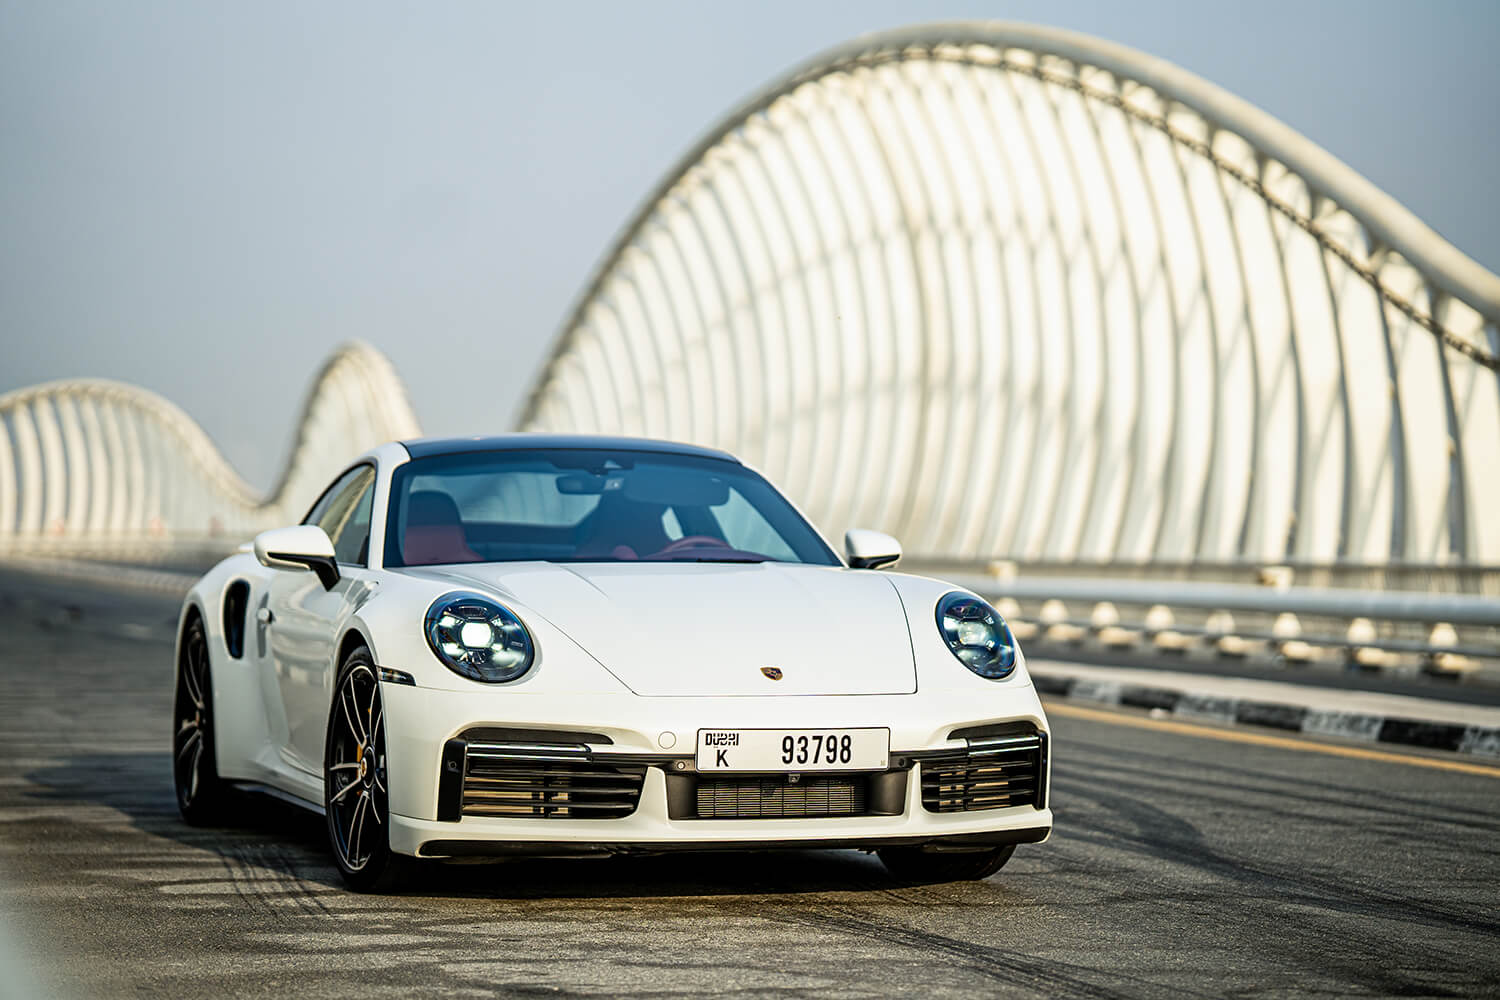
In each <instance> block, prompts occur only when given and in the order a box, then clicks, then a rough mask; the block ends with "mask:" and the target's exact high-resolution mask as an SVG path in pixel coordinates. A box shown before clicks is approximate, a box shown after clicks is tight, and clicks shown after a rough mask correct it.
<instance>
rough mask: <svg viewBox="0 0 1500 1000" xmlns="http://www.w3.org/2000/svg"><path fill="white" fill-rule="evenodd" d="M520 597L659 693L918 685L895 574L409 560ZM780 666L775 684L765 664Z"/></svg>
mask: <svg viewBox="0 0 1500 1000" xmlns="http://www.w3.org/2000/svg"><path fill="white" fill-rule="evenodd" d="M407 572H408V573H410V574H412V575H415V576H422V577H425V578H427V579H432V580H435V581H442V580H446V581H448V583H449V586H451V587H452V588H453V589H455V590H457V589H464V588H468V589H475V590H479V591H482V592H487V593H491V594H506V595H513V599H517V600H520V601H523V602H525V603H526V604H527V605H529V606H530V607H533V608H535V609H537V611H538V612H539V613H540V614H541V615H543V616H544V617H545V618H547V620H548V621H550V622H551V623H552V624H553V625H555V626H557V627H559V628H561V629H563V630H564V631H565V632H567V633H568V635H570V636H572V637H573V639H574V641H576V642H577V643H578V644H579V645H580V646H582V647H583V648H584V649H585V650H587V651H588V652H589V654H590V655H592V656H593V657H594V658H595V659H596V660H598V661H599V663H600V664H602V665H603V666H604V668H605V669H606V670H608V671H609V672H610V673H612V674H613V675H614V676H616V677H618V678H619V679H620V680H621V681H622V682H623V683H624V684H625V685H626V686H627V687H628V688H629V689H630V690H631V691H633V692H635V693H636V694H639V695H645V696H654V697H694V696H755V695H764V696H785V695H824V694H911V693H912V692H913V691H915V690H916V686H917V684H916V671H915V668H914V666H913V664H912V654H911V636H910V635H909V634H908V631H907V628H906V615H905V612H904V610H903V608H902V606H901V600H900V598H899V597H898V596H897V594H896V590H895V588H894V587H893V586H892V585H891V583H890V581H889V580H887V579H886V578H885V577H884V576H882V575H877V574H874V573H851V572H849V571H848V570H845V569H842V568H835V567H828V566H802V565H793V564H787V563H770V562H767V563H752V564H748V565H744V564H723V563H687V564H677V563H583V564H578V563H568V564H553V563H487V564H481V565H477V566H472V567H471V566H464V567H453V568H449V569H444V570H408V571H407ZM765 666H776V667H780V668H781V669H782V670H783V671H784V677H783V678H782V680H781V682H780V683H778V684H775V685H774V686H773V685H770V684H767V683H766V678H765V677H763V676H762V675H761V672H760V668H761V667H765Z"/></svg>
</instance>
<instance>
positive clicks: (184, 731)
mask: <svg viewBox="0 0 1500 1000" xmlns="http://www.w3.org/2000/svg"><path fill="white" fill-rule="evenodd" d="M172 784H173V785H174V786H175V787H176V790H177V810H178V812H180V813H182V818H183V820H185V821H186V822H187V823H189V824H191V825H193V826H208V825H212V824H214V823H217V822H219V821H221V820H222V819H223V818H224V813H225V801H226V799H227V798H228V792H229V786H228V785H226V784H225V783H224V780H223V779H222V778H220V777H219V759H218V755H217V753H216V752H215V748H214V687H213V678H212V675H211V673H210V672H209V664H208V636H207V634H206V633H205V632H204V630H203V619H201V618H199V617H198V616H197V615H196V614H194V615H193V616H192V618H191V619H189V621H188V624H187V628H186V629H185V630H184V631H183V633H182V652H181V654H180V658H179V660H178V663H177V684H176V694H175V697H174V698H173V704H172Z"/></svg>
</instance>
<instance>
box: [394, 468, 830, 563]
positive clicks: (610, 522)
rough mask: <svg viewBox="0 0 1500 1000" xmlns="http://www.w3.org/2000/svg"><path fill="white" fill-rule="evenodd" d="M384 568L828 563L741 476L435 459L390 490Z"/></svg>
mask: <svg viewBox="0 0 1500 1000" xmlns="http://www.w3.org/2000/svg"><path fill="white" fill-rule="evenodd" d="M390 496H391V499H390V505H389V512H388V514H387V519H386V542H385V565H387V566H434V565H440V564H444V563H463V562H520V561H528V560H547V561H551V562H768V561H771V562H791V563H812V564H815V565H819V566H837V565H839V562H838V558H837V557H836V556H835V555H834V554H833V552H832V551H830V550H829V548H828V546H827V545H825V544H824V543H823V540H822V539H820V538H819V537H818V535H817V533H816V532H815V531H813V529H812V527H811V526H810V525H809V524H808V523H807V522H806V521H805V520H803V519H802V517H801V515H799V514H798V513H797V512H796V511H795V510H794V509H793V508H792V506H791V504H789V503H787V501H786V499H785V498H784V497H782V496H781V494H779V493H777V492H776V490H775V489H773V488H772V487H771V485H770V484H769V483H767V482H766V481H765V480H764V479H762V478H761V477H760V476H758V475H756V474H755V473H754V472H751V471H750V470H749V469H746V468H745V467H744V466H742V465H740V464H738V463H736V462H730V461H726V460H722V459H713V458H700V457H697V456H690V455H672V454H665V453H660V452H638V451H602V450H601V451H582V450H578V451H572V450H568V451H562V450H559V451H546V452H523V451H495V452H471V453H465V454H456V455H437V456H433V457H430V458H422V459H416V460H414V461H411V462H408V463H407V464H405V465H402V466H400V467H398V468H397V469H396V471H395V473H394V475H393V476H392V478H391V494H390Z"/></svg>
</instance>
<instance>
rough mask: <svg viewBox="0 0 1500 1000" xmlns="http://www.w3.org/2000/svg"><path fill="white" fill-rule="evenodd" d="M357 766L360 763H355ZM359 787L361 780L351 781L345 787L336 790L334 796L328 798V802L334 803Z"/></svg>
mask: <svg viewBox="0 0 1500 1000" xmlns="http://www.w3.org/2000/svg"><path fill="white" fill-rule="evenodd" d="M355 766H356V767H357V766H358V765H355ZM358 787H359V782H357V781H351V782H349V784H347V785H345V786H344V787H343V788H340V789H339V790H338V791H336V792H334V793H333V797H332V798H330V799H329V800H328V804H329V805H332V804H333V803H335V802H337V801H338V800H339V799H341V798H343V797H344V796H345V795H348V794H349V793H350V792H352V791H354V789H356V788H358Z"/></svg>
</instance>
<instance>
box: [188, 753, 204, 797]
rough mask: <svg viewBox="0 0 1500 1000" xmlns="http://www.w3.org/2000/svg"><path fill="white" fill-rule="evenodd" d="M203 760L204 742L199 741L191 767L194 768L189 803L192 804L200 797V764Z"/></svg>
mask: <svg viewBox="0 0 1500 1000" xmlns="http://www.w3.org/2000/svg"><path fill="white" fill-rule="evenodd" d="M202 760H203V741H202V740H199V741H198V749H197V750H196V751H195V752H194V753H193V763H192V764H191V765H190V766H191V767H192V771H191V772H190V775H191V778H192V781H191V783H190V784H189V785H188V801H189V802H191V801H192V800H193V799H195V798H197V797H198V764H199V763H200V762H201V761H202Z"/></svg>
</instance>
